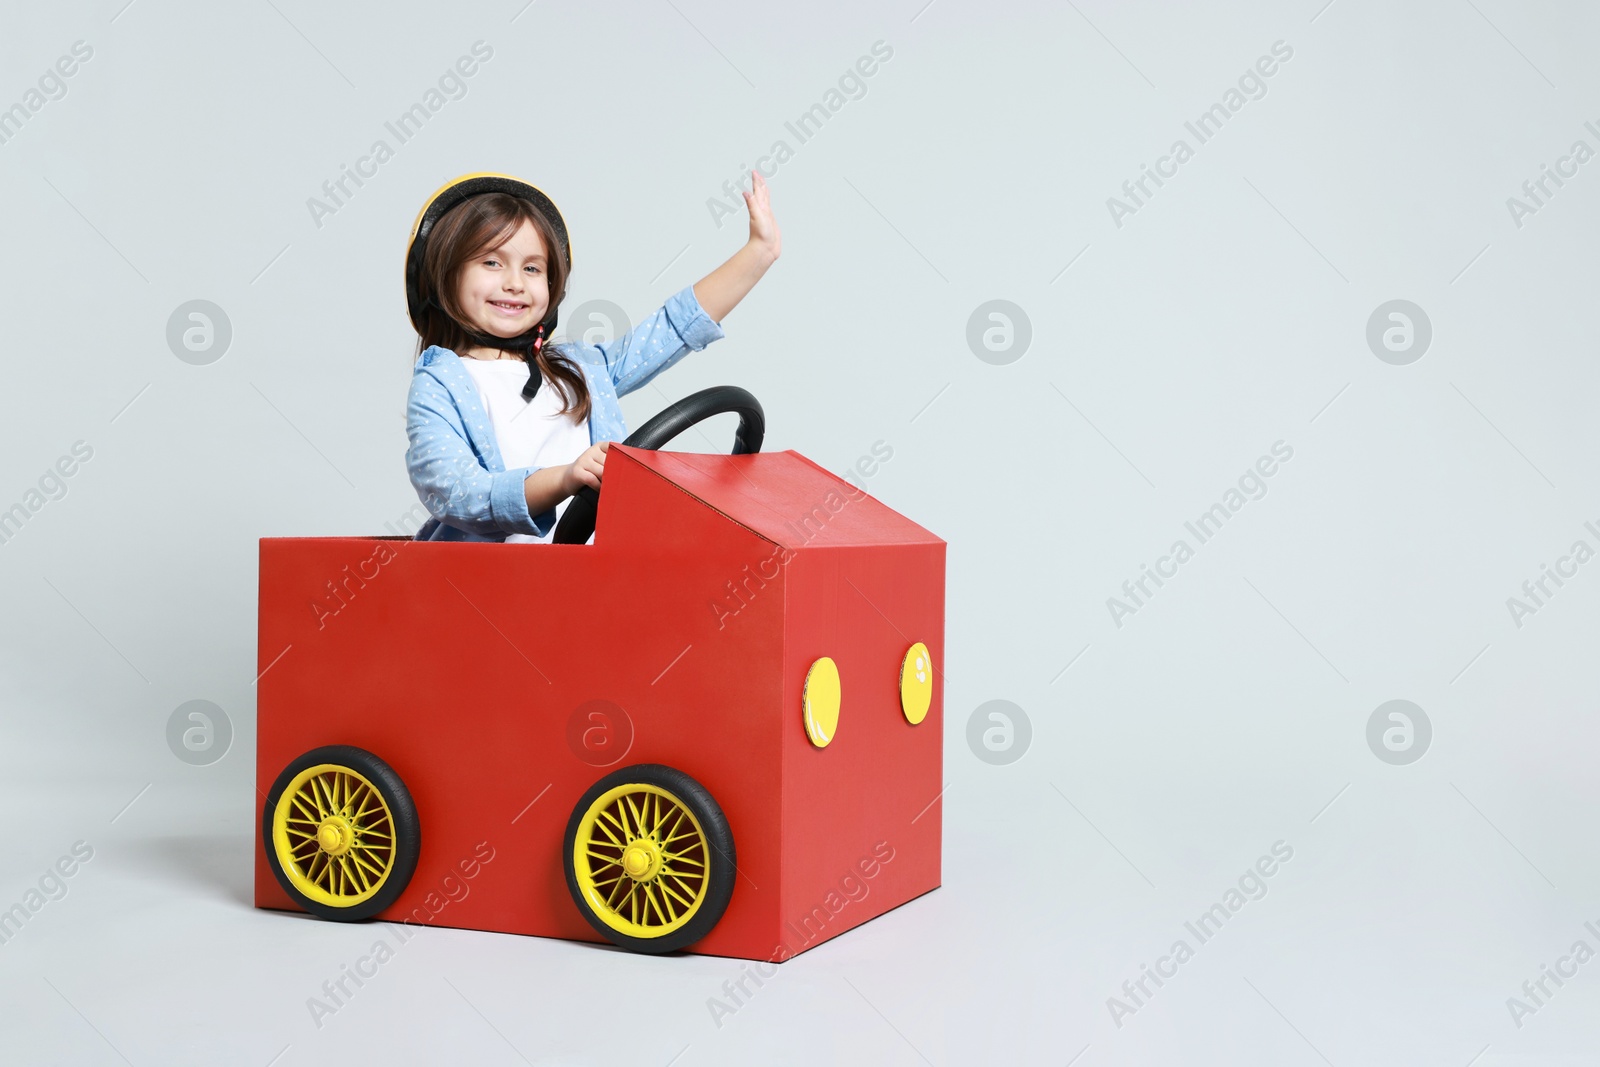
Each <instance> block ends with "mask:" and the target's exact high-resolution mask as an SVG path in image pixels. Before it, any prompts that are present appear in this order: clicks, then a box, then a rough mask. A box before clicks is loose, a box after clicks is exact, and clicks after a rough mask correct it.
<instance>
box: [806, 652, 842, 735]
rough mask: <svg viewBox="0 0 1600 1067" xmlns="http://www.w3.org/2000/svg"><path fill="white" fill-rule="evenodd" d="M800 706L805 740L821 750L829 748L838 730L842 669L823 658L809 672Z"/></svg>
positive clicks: (825, 657)
mask: <svg viewBox="0 0 1600 1067" xmlns="http://www.w3.org/2000/svg"><path fill="white" fill-rule="evenodd" d="M800 703H801V706H802V709H803V712H804V716H805V724H806V736H807V737H809V738H811V743H812V744H813V745H816V746H817V747H818V748H826V747H827V745H828V742H830V741H832V740H833V735H834V733H835V731H837V730H838V728H839V668H838V666H837V665H836V664H835V663H834V662H833V660H832V659H831V658H830V657H828V656H823V657H822V658H821V659H819V660H817V661H816V662H815V663H813V664H812V665H811V669H810V670H809V671H807V672H806V684H805V689H804V691H803V692H802V693H801V697H800Z"/></svg>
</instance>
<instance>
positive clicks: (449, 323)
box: [416, 193, 590, 424]
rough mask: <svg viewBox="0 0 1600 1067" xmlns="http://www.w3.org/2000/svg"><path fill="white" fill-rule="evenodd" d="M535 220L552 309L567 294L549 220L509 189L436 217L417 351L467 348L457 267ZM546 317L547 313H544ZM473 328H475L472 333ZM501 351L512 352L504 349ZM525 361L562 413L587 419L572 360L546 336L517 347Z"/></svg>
mask: <svg viewBox="0 0 1600 1067" xmlns="http://www.w3.org/2000/svg"><path fill="white" fill-rule="evenodd" d="M524 219H526V220H527V221H529V222H531V223H533V226H534V229H535V230H537V231H538V233H539V237H540V239H541V240H543V241H544V247H545V250H546V252H547V255H546V256H545V260H546V262H545V278H546V280H547V282H548V284H549V289H550V304H549V307H550V308H556V307H559V306H560V305H561V301H562V299H563V298H564V297H565V296H566V295H567V274H568V271H569V269H570V265H569V264H568V263H567V258H566V246H565V244H564V243H563V242H562V241H561V240H560V239H559V238H558V237H557V236H556V232H555V227H553V226H551V225H550V220H549V219H547V218H545V217H544V214H543V213H542V212H540V211H539V209H538V208H536V207H534V206H533V205H532V204H531V203H529V202H528V201H526V200H524V199H522V198H521V197H519V196H512V195H510V194H509V193H481V194H479V195H478V196H473V197H468V198H467V199H466V200H464V201H462V202H461V203H459V204H457V205H456V206H455V207H453V208H451V209H450V210H449V211H446V212H445V213H444V214H443V215H441V216H439V220H438V221H437V222H435V223H434V224H433V229H432V230H431V231H429V234H428V246H427V248H426V249H425V250H424V251H423V256H422V270H421V277H420V278H419V279H418V289H419V295H420V296H421V297H422V302H423V305H424V306H423V309H422V312H421V314H420V315H419V316H418V317H419V318H420V319H421V325H420V328H419V330H418V335H417V353H416V354H417V355H419V356H420V355H421V354H422V353H423V351H424V350H425V349H427V348H428V347H429V346H431V345H438V346H439V347H441V348H448V349H450V350H451V351H452V352H456V353H458V354H459V353H460V352H461V351H462V350H463V349H466V348H470V347H471V346H472V341H471V339H470V337H469V331H468V329H467V327H465V326H463V325H462V323H463V321H465V319H466V316H465V314H463V312H462V309H461V305H460V303H459V302H458V301H457V299H456V292H457V287H458V285H459V282H460V278H461V269H462V268H463V267H465V266H466V265H467V264H468V263H469V262H471V261H472V260H474V259H476V258H477V257H478V256H481V255H483V254H484V253H485V252H487V251H489V250H490V249H491V248H494V247H495V246H497V245H498V244H499V243H500V242H501V241H503V240H505V239H506V238H507V237H509V236H511V234H513V233H515V232H516V230H517V229H518V228H519V227H520V226H521V225H522V222H523V220H524ZM546 314H547V315H548V311H547V312H546ZM472 332H476V331H472ZM503 351H508V352H509V351H513V349H510V348H506V349H503ZM517 354H518V355H520V356H521V357H522V358H523V360H524V361H527V362H528V371H529V373H530V374H543V375H544V377H545V378H547V379H549V380H550V381H551V382H552V383H554V384H555V386H556V389H557V390H558V392H559V393H560V394H561V399H562V407H561V412H560V414H563V415H565V414H568V413H569V412H571V413H572V415H573V421H575V422H577V423H579V424H582V423H584V422H585V421H587V420H588V418H589V410H590V401H589V384H588V382H587V381H586V380H585V379H584V376H583V371H582V370H580V369H579V368H578V365H577V364H576V363H574V362H572V360H571V359H569V358H568V357H566V356H564V355H562V354H561V353H559V352H555V351H552V350H551V346H550V338H548V337H546V338H545V342H544V344H543V345H541V346H540V348H539V351H538V352H537V353H535V352H534V351H533V348H532V346H531V345H529V346H528V347H527V348H525V349H523V350H521V351H518V352H517Z"/></svg>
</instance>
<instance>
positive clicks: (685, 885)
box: [665, 871, 700, 903]
mask: <svg viewBox="0 0 1600 1067" xmlns="http://www.w3.org/2000/svg"><path fill="white" fill-rule="evenodd" d="M665 877H667V878H671V879H672V880H673V881H675V882H677V883H678V888H679V889H681V890H683V891H684V892H685V893H687V894H689V900H690V902H691V903H692V902H693V901H694V900H695V899H696V898H697V897H699V896H700V890H699V888H698V887H697V886H696V885H694V884H692V883H691V882H690V881H689V880H686V879H685V878H684V877H683V875H681V874H678V873H677V872H676V871H668V872H667V873H666V875H665Z"/></svg>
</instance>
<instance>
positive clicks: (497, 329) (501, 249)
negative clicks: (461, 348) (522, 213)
mask: <svg viewBox="0 0 1600 1067" xmlns="http://www.w3.org/2000/svg"><path fill="white" fill-rule="evenodd" d="M545 256H546V249H545V247H544V240H543V239H542V238H541V237H540V236H539V231H538V230H537V229H536V228H535V227H534V225H533V223H531V222H529V221H527V220H526V219H524V220H523V221H522V224H521V225H520V226H519V227H517V230H516V232H515V233H513V234H512V235H511V236H510V237H509V238H507V239H506V240H505V241H503V242H501V243H500V244H499V245H498V246H497V247H495V248H491V249H489V250H488V251H487V252H484V253H482V254H481V255H479V256H477V257H476V258H474V259H472V260H469V261H468V262H467V264H466V265H465V266H464V267H462V269H461V281H460V287H459V289H458V291H457V294H456V300H457V303H459V304H460V306H461V309H462V311H464V312H465V313H466V315H467V318H468V319H469V320H470V323H471V325H472V326H473V327H475V328H476V329H477V330H478V331H479V332H480V333H487V334H490V335H492V336H494V337H508V338H509V337H516V336H518V335H520V334H524V333H526V332H528V331H529V330H531V329H533V328H534V327H535V326H536V325H538V324H539V323H540V322H542V321H543V320H544V316H545V312H546V310H547V309H548V308H549V304H550V285H549V279H548V277H547V276H546V274H545V266H546V259H545ZM460 354H461V355H465V356H472V357H477V358H480V359H494V358H497V356H498V353H492V352H490V351H489V350H487V349H473V350H471V351H469V352H463V353H460Z"/></svg>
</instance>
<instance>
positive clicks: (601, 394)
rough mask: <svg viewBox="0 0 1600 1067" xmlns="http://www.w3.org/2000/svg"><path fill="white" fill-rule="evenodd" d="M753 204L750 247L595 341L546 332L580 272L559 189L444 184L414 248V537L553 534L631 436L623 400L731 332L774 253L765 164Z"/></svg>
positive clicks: (409, 425) (493, 181)
mask: <svg viewBox="0 0 1600 1067" xmlns="http://www.w3.org/2000/svg"><path fill="white" fill-rule="evenodd" d="M744 201H745V206H746V208H747V209H748V211H749V213H750V239H749V240H748V241H747V242H746V243H745V245H744V247H743V248H741V249H739V251H737V252H735V253H734V254H733V256H732V257H731V258H730V259H729V260H728V261H727V262H726V263H724V264H722V266H720V267H718V268H717V269H716V270H714V271H712V272H711V273H710V274H708V275H706V276H705V277H704V278H702V279H700V280H699V281H698V282H696V283H695V284H694V285H692V286H689V287H688V288H685V289H683V290H681V291H680V292H678V293H675V294H673V295H672V296H671V297H669V298H668V299H667V302H666V303H665V304H663V305H662V306H661V307H660V308H659V309H657V310H656V311H655V312H654V313H653V314H651V315H650V316H649V317H647V318H646V319H645V320H644V321H643V322H641V323H640V324H639V325H638V326H636V327H634V329H633V330H632V331H630V332H629V333H628V334H627V335H625V336H623V337H619V338H617V339H616V340H614V341H608V342H605V343H602V344H598V345H591V344H586V343H584V342H582V341H569V342H563V343H559V344H547V343H546V342H547V339H548V338H549V337H550V336H551V334H552V333H553V332H554V330H555V325H556V318H557V309H558V308H559V306H560V304H561V301H562V299H563V298H564V297H565V296H566V292H567V279H568V277H569V275H570V273H571V270H572V246H571V244H570V242H569V241H568V238H567V229H566V223H565V221H564V220H563V219H562V217H561V213H560V212H559V211H558V210H557V209H556V206H555V204H553V203H552V202H551V201H550V199H549V198H548V197H546V196H545V195H544V194H543V193H542V192H540V191H539V190H538V189H536V188H534V187H533V186H531V185H528V184H527V183H525V182H522V181H520V180H518V179H516V178H512V177H510V176H508V175H501V174H472V175H466V176H464V177H461V178H458V179H456V180H455V181H453V182H451V183H450V184H448V185H446V186H445V187H444V188H442V189H440V190H439V191H438V192H436V193H435V194H434V195H433V197H432V198H431V199H430V200H429V201H428V203H427V204H426V205H425V206H424V207H423V209H422V212H421V213H420V214H419V215H418V216H417V222H416V224H415V225H414V226H413V228H412V236H411V243H410V245H409V246H408V248H407V250H406V301H407V304H408V306H409V309H410V312H411V322H412V325H413V326H415V327H416V330H417V350H418V355H417V358H416V364H415V367H414V368H413V370H412V377H411V394H410V398H409V400H408V402H407V406H406V431H407V434H408V436H409V437H410V442H411V445H410V448H409V449H408V450H407V451H406V468H407V470H408V471H409V472H410V475H411V484H412V485H413V486H414V487H415V488H416V490H417V494H418V495H419V496H420V497H421V498H422V502H423V504H424V506H426V507H427V509H428V513H429V514H430V515H431V516H432V518H431V519H429V520H428V521H427V522H425V523H423V524H422V528H421V529H419V530H418V531H417V534H416V536H417V539H418V540H422V541H532V542H544V543H549V541H550V538H551V536H552V534H553V533H554V530H555V526H556V523H557V521H558V520H559V519H560V517H561V515H562V513H563V512H565V510H566V506H567V501H568V500H569V499H570V498H571V497H572V495H573V494H574V493H576V492H577V491H578V490H579V489H581V488H582V487H584V486H586V485H587V486H592V487H594V488H596V489H598V488H599V487H600V480H601V476H602V474H603V472H604V469H605V460H606V450H607V448H608V447H609V446H610V444H611V442H612V441H616V440H621V439H623V438H625V437H626V436H627V426H626V424H625V423H624V422H623V418H622V409H621V407H620V406H619V404H618V402H617V398H618V397H619V396H625V395H627V394H628V393H631V392H632V391H633V390H635V389H638V388H639V387H640V386H642V385H645V384H646V383H648V382H649V381H650V380H651V379H653V378H654V377H655V376H656V375H657V374H659V373H661V372H662V371H663V370H666V369H667V368H668V367H670V366H672V365H673V364H674V363H676V362H678V360H680V359H682V358H683V357H684V356H685V355H687V354H688V353H689V352H691V351H693V352H698V351H699V350H700V349H702V348H704V347H705V346H706V345H707V344H709V343H711V342H712V341H715V340H716V339H717V338H719V337H722V336H723V332H722V326H721V322H722V319H723V318H724V317H726V315H727V314H728V312H729V311H732V310H733V308H734V307H735V305H737V304H738V303H739V301H740V300H742V299H744V296H745V294H746V293H748V292H749V291H750V289H751V287H752V286H754V285H755V283H756V282H757V281H759V280H760V279H761V276H762V275H763V274H765V273H766V271H767V268H768V267H770V266H772V263H773V261H774V260H776V259H777V258H778V252H779V246H780V241H779V234H778V226H777V223H776V222H775V221H774V220H773V217H772V208H771V205H770V203H769V201H768V190H767V183H766V181H765V180H764V179H763V178H762V177H761V173H760V171H754V172H753V177H752V188H751V191H750V192H747V193H745V194H744ZM590 541H591V542H592V541H593V535H591V536H590Z"/></svg>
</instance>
